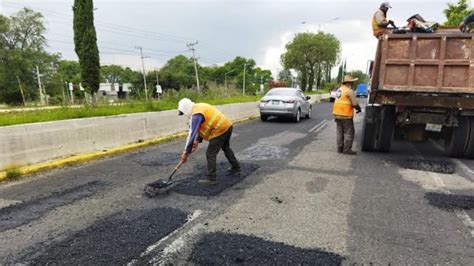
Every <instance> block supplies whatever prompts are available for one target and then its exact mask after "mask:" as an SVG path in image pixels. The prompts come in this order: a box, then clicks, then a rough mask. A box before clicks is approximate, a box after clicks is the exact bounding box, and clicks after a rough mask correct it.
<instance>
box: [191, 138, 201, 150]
mask: <svg viewBox="0 0 474 266" xmlns="http://www.w3.org/2000/svg"><path fill="white" fill-rule="evenodd" d="M198 145H199V141H197V140H195V141H194V142H193V149H192V151H191V153H194V152H195V151H197V149H198Z"/></svg>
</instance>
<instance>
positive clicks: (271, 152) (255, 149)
mask: <svg viewBox="0 0 474 266" xmlns="http://www.w3.org/2000/svg"><path fill="white" fill-rule="evenodd" d="M288 154H289V150H288V149H287V148H283V147H279V146H273V145H270V144H268V145H267V144H255V145H252V146H250V147H248V148H247V149H245V150H243V151H241V152H239V153H237V154H236V156H237V158H238V159H239V160H242V161H267V160H279V159H284V158H286V157H288Z"/></svg>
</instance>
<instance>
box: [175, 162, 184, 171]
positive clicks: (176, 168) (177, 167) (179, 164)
mask: <svg viewBox="0 0 474 266" xmlns="http://www.w3.org/2000/svg"><path fill="white" fill-rule="evenodd" d="M183 164H184V162H183V161H181V160H180V161H179V163H178V165H176V167H175V168H174V170H176V171H177V170H178V169H179V168H181V166H182V165H183Z"/></svg>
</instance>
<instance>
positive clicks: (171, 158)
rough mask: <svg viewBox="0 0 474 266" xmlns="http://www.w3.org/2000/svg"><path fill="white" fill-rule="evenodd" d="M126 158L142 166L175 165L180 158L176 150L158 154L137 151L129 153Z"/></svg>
mask: <svg viewBox="0 0 474 266" xmlns="http://www.w3.org/2000/svg"><path fill="white" fill-rule="evenodd" d="M127 158H128V159H130V160H131V161H133V162H136V163H138V164H140V165H142V166H151V167H161V166H170V165H176V164H177V163H178V162H179V160H180V154H179V153H176V152H175V153H171V152H161V153H159V154H157V153H154V152H139V153H135V154H130V155H128V156H127Z"/></svg>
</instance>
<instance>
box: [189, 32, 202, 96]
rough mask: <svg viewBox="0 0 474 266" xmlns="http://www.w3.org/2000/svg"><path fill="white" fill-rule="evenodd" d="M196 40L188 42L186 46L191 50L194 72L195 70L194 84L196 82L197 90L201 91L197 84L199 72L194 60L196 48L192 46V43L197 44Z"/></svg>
mask: <svg viewBox="0 0 474 266" xmlns="http://www.w3.org/2000/svg"><path fill="white" fill-rule="evenodd" d="M197 44H198V41H196V42H194V43H188V44H186V46H187V47H188V48H189V50H190V51H193V60H194V72H196V84H197V90H198V92H201V87H200V86H199V74H198V68H197V61H196V54H195V52H196V48H194V45H197Z"/></svg>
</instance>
